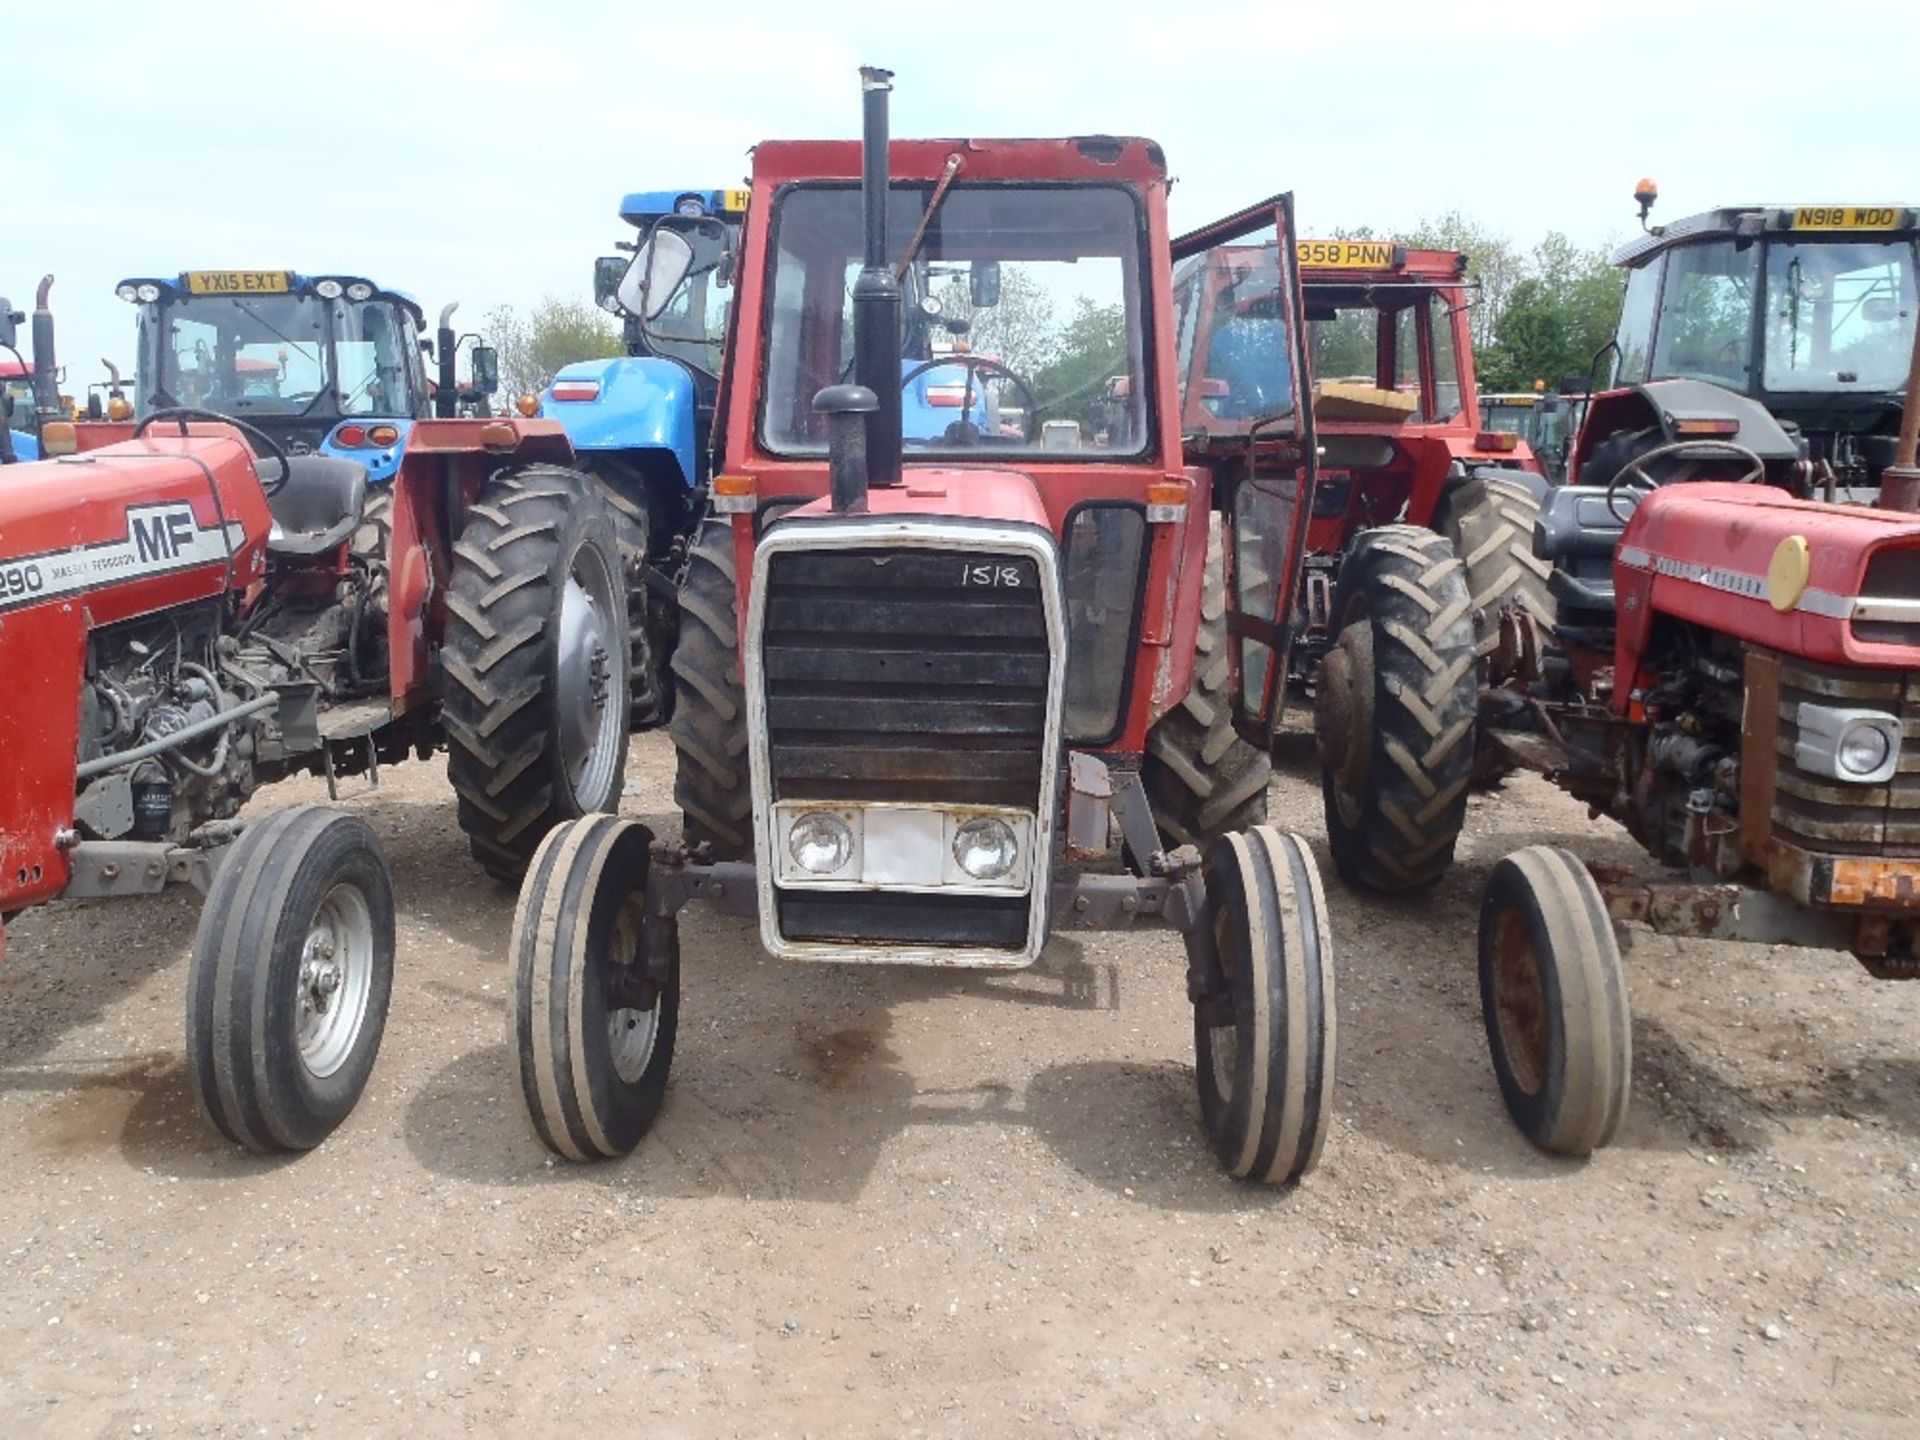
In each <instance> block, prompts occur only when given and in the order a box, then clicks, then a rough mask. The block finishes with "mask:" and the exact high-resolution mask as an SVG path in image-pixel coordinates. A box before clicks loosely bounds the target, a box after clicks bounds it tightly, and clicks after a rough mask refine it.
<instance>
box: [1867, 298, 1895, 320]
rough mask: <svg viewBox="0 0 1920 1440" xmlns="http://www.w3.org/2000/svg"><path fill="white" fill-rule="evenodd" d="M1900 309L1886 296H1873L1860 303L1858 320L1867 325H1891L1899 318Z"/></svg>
mask: <svg viewBox="0 0 1920 1440" xmlns="http://www.w3.org/2000/svg"><path fill="white" fill-rule="evenodd" d="M1899 315H1900V307H1899V306H1898V305H1896V304H1895V303H1894V302H1893V298H1892V297H1891V296H1888V295H1875V296H1874V297H1873V298H1872V299H1870V300H1862V301H1861V302H1860V318H1861V319H1862V320H1864V321H1866V322H1867V324H1869V325H1891V324H1892V323H1893V322H1894V321H1895V320H1896V319H1898V318H1899Z"/></svg>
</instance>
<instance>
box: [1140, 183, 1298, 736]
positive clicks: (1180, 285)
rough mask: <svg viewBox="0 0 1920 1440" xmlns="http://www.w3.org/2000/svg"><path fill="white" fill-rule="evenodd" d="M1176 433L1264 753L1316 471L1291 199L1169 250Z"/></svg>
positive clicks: (1246, 718)
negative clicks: (1209, 505)
mask: <svg viewBox="0 0 1920 1440" xmlns="http://www.w3.org/2000/svg"><path fill="white" fill-rule="evenodd" d="M1173 259H1174V291H1175V294H1176V296H1178V297H1179V298H1180V299H1181V300H1182V301H1184V302H1185V303H1184V304H1183V305H1182V306H1181V307H1180V312H1179V314H1178V315H1177V317H1176V319H1177V322H1178V325H1179V332H1178V333H1179V347H1178V348H1179V361H1180V416H1181V437H1182V442H1183V449H1184V451H1185V456H1186V461H1187V463H1188V464H1189V465H1198V466H1200V467H1202V468H1204V469H1206V470H1208V471H1209V472H1211V475H1212V478H1213V489H1214V494H1215V495H1216V497H1217V503H1218V505H1219V508H1220V512H1221V527H1222V533H1221V539H1222V541H1223V546H1224V550H1225V559H1226V582H1227V634H1228V637H1229V645H1228V650H1229V653H1230V663H1231V665H1232V680H1233V696H1234V720H1235V724H1236V726H1237V727H1238V729H1239V730H1240V732H1241V734H1242V735H1244V736H1245V737H1246V738H1247V739H1248V740H1249V741H1251V742H1252V743H1254V744H1257V745H1261V746H1267V745H1270V744H1271V742H1272V739H1273V733H1274V729H1275V727H1276V725H1277V724H1278V722H1279V719H1280V716H1281V713H1282V710H1283V708H1284V705H1285V697H1286V682H1287V662H1288V656H1289V653H1290V651H1291V649H1292V643H1293V631H1294V626H1295V623H1296V620H1297V618H1298V615H1299V610H1300V581H1301V570H1302V567H1303V564H1304V561H1305V550H1306V535H1307V522H1308V520H1309V519H1311V518H1312V514H1313V492H1314V484H1315V480H1316V476H1317V468H1316V450H1315V445H1314V434H1313V405H1312V379H1311V376H1310V374H1309V372H1308V363H1307V356H1308V337H1307V335H1306V333H1305V327H1304V325H1303V323H1302V320H1301V317H1302V316H1303V315H1304V314H1305V308H1304V306H1303V304H1302V302H1301V296H1300V268H1299V258H1298V254H1297V252H1296V250H1295V240H1294V223H1293V196H1292V194H1291V193H1287V194H1281V195H1276V196H1274V197H1273V198H1272V199H1270V200H1263V201H1261V202H1260V203H1259V204H1258V205H1254V206H1251V207H1249V208H1248V209H1246V210H1243V211H1240V212H1239V213H1237V214H1234V215H1230V216H1227V217H1226V218H1224V219H1222V220H1217V221H1215V222H1214V223H1213V224H1211V225H1207V226H1203V227H1202V228H1201V229H1199V230H1196V231H1193V232H1192V233H1191V234H1188V235H1184V236H1182V237H1180V238H1179V239H1178V240H1176V241H1174V243H1173Z"/></svg>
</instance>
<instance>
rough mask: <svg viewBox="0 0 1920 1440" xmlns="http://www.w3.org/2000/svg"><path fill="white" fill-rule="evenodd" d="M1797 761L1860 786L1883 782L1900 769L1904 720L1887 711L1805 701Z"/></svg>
mask: <svg viewBox="0 0 1920 1440" xmlns="http://www.w3.org/2000/svg"><path fill="white" fill-rule="evenodd" d="M1794 719H1795V723H1796V724H1797V725H1798V726H1799V729H1800V735H1799V738H1798V739H1797V740H1796V741H1795V742H1794V747H1793V758H1794V763H1796V764H1797V765H1799V767H1800V768H1801V769H1802V770H1811V771H1813V772H1814V773H1815V774H1819V775H1830V776H1832V777H1833V778H1834V779H1835V780H1845V781H1848V782H1850V783H1852V784H1856V785H1879V784H1884V783H1885V782H1886V781H1888V780H1891V779H1892V778H1893V773H1894V771H1896V770H1898V769H1899V768H1900V738H1901V724H1900V718H1899V717H1898V716H1897V715H1889V714H1887V713H1886V712H1885V711H1883V710H1853V709H1843V708H1840V707H1838V706H1833V705H1809V704H1802V705H1801V706H1800V709H1799V711H1798V712H1797V714H1796V715H1795V717H1794Z"/></svg>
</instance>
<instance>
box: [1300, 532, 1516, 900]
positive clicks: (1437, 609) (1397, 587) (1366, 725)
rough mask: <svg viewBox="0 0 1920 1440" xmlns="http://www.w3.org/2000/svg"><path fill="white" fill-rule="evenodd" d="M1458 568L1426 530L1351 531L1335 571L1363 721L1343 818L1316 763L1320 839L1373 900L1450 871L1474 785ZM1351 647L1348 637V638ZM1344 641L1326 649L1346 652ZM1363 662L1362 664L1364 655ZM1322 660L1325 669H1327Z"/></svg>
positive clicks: (1470, 674) (1331, 777) (1471, 688)
mask: <svg viewBox="0 0 1920 1440" xmlns="http://www.w3.org/2000/svg"><path fill="white" fill-rule="evenodd" d="M1472 611H1473V606H1472V600H1471V598H1470V597H1469V595H1468V594H1467V579H1466V567H1465V566H1464V565H1463V564H1462V563H1461V561H1460V560H1459V558H1458V557H1457V556H1455V554H1454V553H1453V547H1452V546H1451V545H1450V544H1449V543H1448V542H1447V541H1446V540H1445V539H1443V538H1442V537H1441V536H1439V535H1436V534H1435V533H1434V532H1433V531H1431V530H1424V529H1420V528H1418V527H1416V526H1411V525H1386V526H1381V527H1379V528H1378V529H1374V530H1368V531H1364V532H1362V533H1361V535H1360V536H1359V537H1358V539H1357V540H1356V541H1355V543H1354V546H1353V548H1352V549H1351V550H1350V551H1349V552H1348V555H1347V558H1346V561H1345V563H1344V564H1342V566H1341V569H1340V584H1339V593H1338V595H1337V596H1336V600H1335V613H1336V614H1337V615H1338V616H1339V617H1340V625H1339V629H1338V631H1337V632H1336V633H1337V634H1338V635H1340V636H1343V637H1344V635H1345V633H1346V631H1347V628H1348V626H1349V625H1350V624H1352V625H1364V626H1367V627H1368V631H1369V635H1368V636H1367V637H1366V638H1367V639H1368V640H1370V644H1367V645H1365V646H1363V647H1360V649H1358V650H1355V651H1352V652H1350V653H1353V654H1358V655H1361V656H1362V657H1363V659H1362V660H1361V662H1360V663H1359V668H1360V670H1362V671H1365V670H1370V671H1371V676H1370V679H1371V684H1368V679H1369V677H1367V676H1366V675H1364V674H1362V675H1360V676H1359V677H1358V679H1357V682H1356V683H1357V684H1358V685H1359V686H1361V687H1363V688H1364V690H1365V692H1366V693H1367V694H1368V695H1369V696H1370V707H1371V714H1370V715H1367V716H1366V717H1364V722H1363V723H1361V724H1360V725H1359V727H1358V738H1359V739H1361V740H1362V742H1363V743H1364V744H1365V745H1366V747H1367V748H1366V752H1365V753H1366V766H1365V775H1364V778H1363V780H1362V782H1361V785H1360V788H1359V789H1358V791H1357V792H1355V793H1353V794H1351V795H1349V796H1348V797H1347V808H1348V809H1350V810H1351V812H1352V815H1353V819H1352V820H1351V821H1349V820H1348V818H1347V817H1346V815H1345V814H1343V803H1342V800H1341V799H1340V790H1339V783H1338V781H1337V780H1336V778H1335V774H1334V771H1333V770H1332V769H1331V768H1329V767H1328V765H1327V764H1326V763H1325V759H1324V752H1323V760H1322V764H1321V793H1322V797H1323V799H1324V801H1325V806H1326V816H1327V838H1328V841H1329V843H1330V845H1331V847H1332V850H1333V856H1334V861H1335V863H1336V864H1337V866H1338V868H1339V871H1340V875H1341V878H1342V879H1344V880H1345V881H1346V882H1347V883H1348V884H1350V885H1356V886H1359V887H1361V888H1364V889H1367V890H1374V891H1378V892H1381V893H1384V894H1396V893H1401V892H1405V891H1410V890H1418V889H1421V888H1424V887H1425V886H1428V885H1431V884H1433V883H1434V882H1435V881H1436V880H1438V879H1439V878H1440V877H1441V875H1443V874H1444V873H1445V872H1446V870H1447V867H1448V866H1450V865H1451V864H1452V863H1453V847H1454V842H1455V841H1456V840H1458V839H1459V837H1460V831H1461V828H1462V826H1464V825H1465V823H1466V814H1467V786H1468V783H1469V782H1470V781H1471V780H1472V778H1473V763H1474V744H1475V724H1474V722H1475V719H1476V717H1477V713H1478V708H1479V678H1478V666H1477V664H1476V660H1477V655H1476V652H1475V649H1474V636H1473V613H1472ZM1356 638H1359V637H1356ZM1345 643H1346V642H1345V641H1344V639H1343V640H1341V641H1337V642H1336V644H1345ZM1369 656H1370V659H1367V658H1364V657H1369ZM1334 659H1335V657H1333V656H1331V655H1330V656H1329V657H1328V661H1327V663H1329V664H1331V663H1333V662H1334Z"/></svg>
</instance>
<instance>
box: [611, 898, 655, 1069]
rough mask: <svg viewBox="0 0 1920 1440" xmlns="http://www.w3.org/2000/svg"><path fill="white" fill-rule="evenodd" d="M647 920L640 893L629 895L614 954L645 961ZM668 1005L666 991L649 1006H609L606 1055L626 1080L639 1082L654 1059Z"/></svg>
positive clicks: (632, 962)
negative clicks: (642, 949) (643, 943)
mask: <svg viewBox="0 0 1920 1440" xmlns="http://www.w3.org/2000/svg"><path fill="white" fill-rule="evenodd" d="M645 919H646V903H645V901H644V900H642V899H641V897H639V896H638V895H631V896H628V897H627V900H626V903H625V904H623V905H622V906H621V907H620V915H619V918H618V919H617V920H615V921H614V927H613V953H614V954H615V955H617V956H620V957H622V958H623V959H624V961H625V963H627V964H630V965H638V964H642V963H644V962H643V960H642V958H641V953H640V936H641V931H642V927H643V925H644V923H645ZM665 1004H666V996H665V994H664V993H663V994H659V995H656V996H655V997H654V1001H653V1005H652V1007H651V1008H650V1009H646V1010H638V1009H634V1008H632V1007H628V1008H624V1009H620V1010H615V1009H612V1008H609V1009H608V1011H607V1056H608V1059H609V1060H610V1061H611V1063H612V1065H613V1073H614V1074H616V1075H618V1076H619V1077H620V1079H621V1081H622V1082H623V1083H625V1084H628V1085H638V1084H639V1083H640V1080H641V1078H642V1077H643V1076H644V1075H645V1074H646V1073H647V1066H648V1065H649V1064H651V1063H652V1062H653V1049H654V1045H655V1044H656V1043H657V1042H658V1040H659V1038H660V1009H661V1007H662V1006H663V1005H665Z"/></svg>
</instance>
